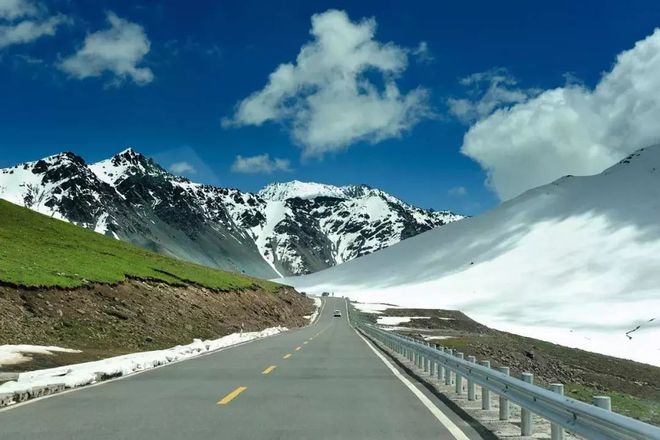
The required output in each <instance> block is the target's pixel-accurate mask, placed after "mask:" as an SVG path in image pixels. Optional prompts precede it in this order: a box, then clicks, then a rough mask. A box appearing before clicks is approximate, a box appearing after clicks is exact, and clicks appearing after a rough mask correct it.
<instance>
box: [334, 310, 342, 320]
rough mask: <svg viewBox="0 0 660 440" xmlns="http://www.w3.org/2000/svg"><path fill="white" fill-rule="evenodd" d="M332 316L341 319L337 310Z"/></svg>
mask: <svg viewBox="0 0 660 440" xmlns="http://www.w3.org/2000/svg"><path fill="white" fill-rule="evenodd" d="M332 316H334V317H335V318H341V312H340V311H339V310H335V314H334V315H332Z"/></svg>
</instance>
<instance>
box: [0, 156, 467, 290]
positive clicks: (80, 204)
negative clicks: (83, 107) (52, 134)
mask: <svg viewBox="0 0 660 440" xmlns="http://www.w3.org/2000/svg"><path fill="white" fill-rule="evenodd" d="M0 198H5V199H7V200H9V201H10V202H13V203H16V204H19V205H23V206H26V207H29V208H31V209H33V210H36V211H38V212H41V213H43V214H46V215H50V216H53V217H55V218H58V219H60V220H65V221H69V222H72V223H75V224H78V225H80V226H83V227H86V228H88V229H93V230H95V231H96V232H98V233H102V234H106V235H110V236H112V237H114V238H117V239H121V240H124V241H128V242H131V243H134V244H137V245H140V246H142V247H145V248H147V249H149V250H153V251H157V252H161V253H164V254H166V255H170V256H175V257H178V258H182V259H186V260H190V261H193V262H197V263H200V264H204V265H207V266H211V267H216V268H220V269H225V270H233V271H236V272H244V273H248V274H250V275H254V276H259V277H262V278H276V277H278V276H284V275H292V274H304V273H310V272H314V271H317V270H320V269H324V268H326V267H330V266H333V265H336V264H339V263H342V262H344V261H348V260H351V259H353V258H357V257H359V256H362V255H366V254H368V253H370V252H373V251H374V250H377V249H381V248H383V247H385V246H389V245H391V244H394V243H397V242H399V241H401V240H403V239H406V238H409V237H412V236H414V235H416V234H418V233H420V232H423V231H426V230H429V229H431V228H435V227H439V226H442V225H444V224H446V223H450V222H452V221H456V220H460V219H461V218H462V216H460V215H457V214H454V213H452V212H449V211H439V212H435V211H427V210H424V209H421V208H417V207H414V206H412V205H409V204H407V203H405V202H403V201H401V200H400V199H398V198H396V197H394V196H392V195H390V194H388V193H385V192H384V191H381V190H378V189H374V188H370V187H368V186H366V185H348V186H345V187H336V186H333V185H325V184H318V183H311V182H310V183H307V182H300V181H292V182H285V183H275V184H271V185H267V186H266V187H265V188H264V189H262V191H260V192H259V193H249V192H242V191H240V190H238V189H233V188H220V187H215V186H212V185H206V184H200V183H195V182H192V181H191V180H189V179H187V178H185V177H181V176H176V175H173V174H172V173H170V172H168V171H167V170H166V169H165V168H163V167H161V166H160V165H159V164H157V163H156V162H155V161H154V160H153V159H150V158H148V157H147V156H144V155H142V154H141V153H139V152H137V151H136V150H134V149H132V148H128V149H125V150H123V151H121V152H119V153H117V154H116V155H114V156H112V157H110V158H107V159H104V160H101V161H98V162H95V163H91V164H87V163H86V162H85V160H84V159H83V158H82V157H80V156H77V155H76V154H75V153H71V152H63V153H59V154H55V155H52V156H48V157H46V158H43V159H39V160H36V161H31V162H25V163H23V164H18V165H16V166H13V167H9V168H5V169H1V170H0Z"/></svg>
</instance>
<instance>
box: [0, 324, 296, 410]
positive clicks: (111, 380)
mask: <svg viewBox="0 0 660 440" xmlns="http://www.w3.org/2000/svg"><path fill="white" fill-rule="evenodd" d="M284 333H288V330H287V331H283V332H280V333H276V334H274V335H268V336H264V337H263V338H254V339H250V340H249V341H243V342H238V343H236V344H233V345H228V346H226V347H221V348H218V349H217V350H212V351H207V352H206V353H202V354H200V355H198V356H193V357H189V358H185V359H179V360H176V361H174V362H168V363H167V364H162V365H158V366H157V367H153V368H148V369H146V370H138V371H133V372H131V373H129V374H124V375H122V376H119V377H115V378H113V379H107V380H102V381H100V382H96V383H91V384H88V385H82V386H79V387H75V388H70V389H68V390H64V391H60V392H59V393H53V394H48V395H45V396H41V397H36V398H34V399H28V400H26V401H24V402H19V403H14V404H12V405H9V406H5V407H3V408H0V413H3V412H5V411H11V410H12V409H14V408H18V407H20V406H25V405H29V404H31V403H35V402H38V401H40V400H45V399H50V398H51V397H59V396H63V395H65V394H69V393H74V392H76V391H80V390H86V389H89V388H94V387H97V386H100V385H105V384H108V383H111V382H116V381H118V380H122V379H127V378H129V377H133V376H137V375H138V374H142V373H149V372H150V371H155V370H158V369H160V368H165V367H169V366H171V365H175V364H178V363H181V362H186V361H194V360H195V359H200V358H203V357H206V356H210V355H212V354H216V353H220V352H221V351H225V350H229V349H230V348H236V347H240V346H241V345H245V344H249V343H251V342H256V341H263V340H264V339H268V338H273V337H276V336H279V335H282V334H284Z"/></svg>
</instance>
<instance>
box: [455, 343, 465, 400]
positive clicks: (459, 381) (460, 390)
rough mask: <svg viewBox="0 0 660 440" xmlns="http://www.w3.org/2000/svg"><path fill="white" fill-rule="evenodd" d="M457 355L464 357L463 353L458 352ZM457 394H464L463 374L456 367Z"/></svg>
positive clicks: (460, 357)
mask: <svg viewBox="0 0 660 440" xmlns="http://www.w3.org/2000/svg"><path fill="white" fill-rule="evenodd" d="M456 357H457V358H459V359H463V353H456ZM456 394H463V376H461V373H459V372H458V369H456Z"/></svg>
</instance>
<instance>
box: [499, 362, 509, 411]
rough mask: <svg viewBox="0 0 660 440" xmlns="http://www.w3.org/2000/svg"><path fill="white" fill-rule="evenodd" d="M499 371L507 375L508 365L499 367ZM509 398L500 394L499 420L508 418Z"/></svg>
mask: <svg viewBox="0 0 660 440" xmlns="http://www.w3.org/2000/svg"><path fill="white" fill-rule="evenodd" d="M497 370H498V371H499V372H500V373H503V374H506V375H507V376H508V375H509V367H499V368H498V369H497ZM509 417H510V415H509V400H508V399H507V398H506V397H504V396H503V395H501V394H500V420H509Z"/></svg>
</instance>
